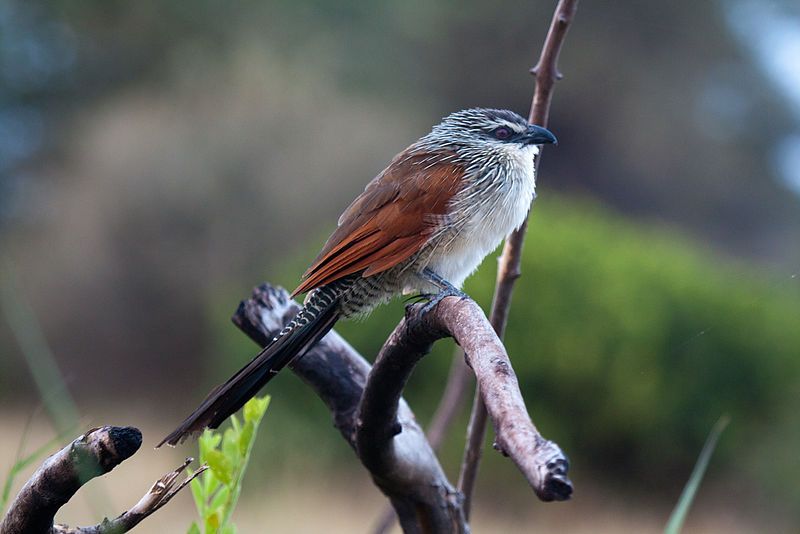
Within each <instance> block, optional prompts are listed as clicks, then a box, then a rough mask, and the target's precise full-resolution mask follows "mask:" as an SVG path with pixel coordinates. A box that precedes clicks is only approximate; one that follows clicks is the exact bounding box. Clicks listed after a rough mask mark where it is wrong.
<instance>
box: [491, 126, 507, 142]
mask: <svg viewBox="0 0 800 534" xmlns="http://www.w3.org/2000/svg"><path fill="white" fill-rule="evenodd" d="M492 135H493V136H494V138H495V139H499V140H500V141H505V140H506V139H508V138H509V137H511V130H510V129H509V128H506V127H505V126H500V127H499V128H495V129H494V130H492Z"/></svg>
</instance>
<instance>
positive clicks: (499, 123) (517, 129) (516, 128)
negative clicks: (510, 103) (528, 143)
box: [494, 119, 525, 133]
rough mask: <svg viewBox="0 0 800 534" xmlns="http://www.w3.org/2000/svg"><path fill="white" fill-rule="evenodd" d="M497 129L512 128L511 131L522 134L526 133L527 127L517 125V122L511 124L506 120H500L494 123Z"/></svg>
mask: <svg viewBox="0 0 800 534" xmlns="http://www.w3.org/2000/svg"><path fill="white" fill-rule="evenodd" d="M494 124H495V125H496V126H495V127H500V126H505V127H506V128H510V129H511V130H513V131H515V132H517V133H522V132H524V131H525V127H524V126H523V125H521V124H517V123H516V122H510V121H507V120H505V119H498V120H496V121H494Z"/></svg>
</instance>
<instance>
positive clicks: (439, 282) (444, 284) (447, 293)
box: [421, 267, 469, 313]
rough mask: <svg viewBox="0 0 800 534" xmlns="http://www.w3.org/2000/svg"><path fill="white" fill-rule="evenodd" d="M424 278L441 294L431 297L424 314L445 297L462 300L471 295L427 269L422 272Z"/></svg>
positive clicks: (423, 311)
mask: <svg viewBox="0 0 800 534" xmlns="http://www.w3.org/2000/svg"><path fill="white" fill-rule="evenodd" d="M421 274H422V277H423V278H425V280H427V281H428V282H430V283H432V284H433V285H435V286H436V287H438V288H439V292H438V293H436V294H435V295H430V296H429V300H428V303H427V304H425V307H424V308H422V313H427V312H429V311H430V310H432V309H433V307H434V306H436V305H437V304H439V302H441V301H442V299H444V298H445V297H458V298H460V299H468V298H469V295H467V294H466V293H464V292H463V291H461V290H460V289H458V288H457V287H456V286H454V285H453V284H451V283H450V282H448V281H447V280H445V279H444V278H442V277H441V276H439V275H438V274H436V273H435V272H433V271H432V270H430V269H428V268H427V267H425V268H424V269H423V270H422V273H421Z"/></svg>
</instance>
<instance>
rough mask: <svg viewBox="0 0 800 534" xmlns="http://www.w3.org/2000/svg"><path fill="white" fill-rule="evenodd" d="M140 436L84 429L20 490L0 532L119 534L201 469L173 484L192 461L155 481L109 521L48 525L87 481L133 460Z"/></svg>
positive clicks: (115, 430) (110, 428)
mask: <svg viewBox="0 0 800 534" xmlns="http://www.w3.org/2000/svg"><path fill="white" fill-rule="evenodd" d="M141 444H142V434H141V432H139V430H138V429H136V428H133V427H114V426H104V427H101V428H95V429H92V430H90V431H88V432H87V433H86V434H83V435H82V436H79V437H78V438H77V439H75V441H73V442H72V443H70V444H69V445H67V446H66V447H64V448H63V449H61V450H60V451H58V452H57V453H55V454H54V455H52V456H51V457H50V458H48V459H47V460H45V462H44V463H43V464H42V466H41V467H40V468H39V469H38V470H37V471H36V472H35V473H34V474H33V476H32V477H31V478H30V479H29V480H28V482H27V483H26V484H25V486H23V488H22V489H21V490H20V492H19V494H18V495H17V497H16V499H14V502H13V503H12V504H11V507H10V508H9V511H8V513H7V514H6V516H5V518H4V519H3V521H2V523H0V534H23V533H24V534H39V533H41V534H122V533H123V532H128V531H129V530H131V529H132V528H133V527H135V526H136V525H138V524H139V523H140V522H141V521H142V520H143V519H144V518H145V517H147V516H149V515H151V514H152V513H153V512H155V511H156V510H158V509H159V508H161V507H162V506H164V505H165V504H166V503H167V502H169V500H170V499H172V497H174V496H175V494H176V493H178V492H179V491H180V490H181V489H183V487H184V486H186V484H188V483H189V482H190V481H191V479H192V478H194V477H195V476H197V475H199V474H200V473H202V472H203V471H204V470H205V469H206V467H205V466H203V467H201V468H200V469H198V470H197V471H196V472H195V473H193V474H192V475H191V476H190V477H188V478H187V479H186V480H184V481H183V482H182V483H180V484H179V485H178V486H175V483H176V481H177V479H178V476H179V475H180V473H181V472H182V471H183V470H184V469H186V467H187V466H188V465H189V463H191V462H192V461H193V460H192V459H191V458H187V460H186V462H185V463H184V464H183V465H182V466H180V467H179V468H178V469H176V470H175V471H172V472H170V473H167V474H166V475H164V476H163V477H162V478H161V479H159V480H158V481H157V482H156V483H155V484H154V485H153V487H152V488H150V490H149V491H148V492H147V494H145V496H144V497H142V499H141V500H140V501H139V502H138V503H137V504H136V505H135V506H134V507H133V508H131V509H130V510H128V511H127V512H123V513H122V514H121V515H120V516H119V517H117V518H115V519H105V520H103V522H102V523H99V524H97V525H94V526H89V527H74V528H71V527H68V526H66V525H54V524H53V518H54V517H55V514H56V512H57V511H58V510H59V508H61V507H62V506H63V505H64V504H66V503H67V502H68V501H69V500H70V499H71V498H72V496H73V495H75V493H76V492H77V491H78V490H79V489H80V487H81V486H83V485H84V484H85V483H86V482H88V481H89V480H91V479H93V478H95V477H97V476H101V475H104V474H106V473H108V472H109V471H111V470H112V469H114V468H115V467H116V466H118V465H119V464H121V463H122V462H123V461H125V460H127V459H128V458H130V457H131V456H133V455H134V454H135V453H136V451H137V450H139V447H140V446H141Z"/></svg>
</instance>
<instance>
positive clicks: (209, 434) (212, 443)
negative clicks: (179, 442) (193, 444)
mask: <svg viewBox="0 0 800 534" xmlns="http://www.w3.org/2000/svg"><path fill="white" fill-rule="evenodd" d="M221 441H222V436H221V435H219V434H218V433H216V432H213V431H212V430H210V429H208V428H207V429H205V430H204V431H203V434H202V435H201V436H200V439H199V440H197V442H198V444H199V446H200V462H201V463H204V462H205V455H206V453H208V451H212V450H214V449H216V448H217V446H218V445H219V444H220V442H221Z"/></svg>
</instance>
